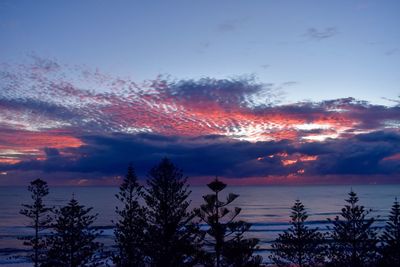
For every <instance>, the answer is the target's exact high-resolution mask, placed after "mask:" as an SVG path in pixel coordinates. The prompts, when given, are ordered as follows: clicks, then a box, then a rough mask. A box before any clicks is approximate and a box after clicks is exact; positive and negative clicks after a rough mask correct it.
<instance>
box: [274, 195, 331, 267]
mask: <svg viewBox="0 0 400 267" xmlns="http://www.w3.org/2000/svg"><path fill="white" fill-rule="evenodd" d="M290 218H291V219H292V220H291V222H290V224H291V226H290V228H289V229H288V230H286V231H285V232H284V233H283V234H279V237H278V238H277V239H276V240H275V242H274V243H273V244H272V248H273V252H272V255H271V256H270V259H271V260H272V262H273V263H275V264H276V265H278V266H292V265H295V266H298V267H306V266H320V265H321V264H322V263H323V262H324V249H325V248H324V246H323V244H324V238H323V235H322V234H321V233H320V232H318V229H310V228H308V227H307V226H306V225H305V221H306V220H307V218H308V215H307V212H306V210H305V208H304V205H303V204H302V203H301V202H300V201H299V200H296V202H295V203H294V205H293V207H292V214H291V215H290Z"/></svg>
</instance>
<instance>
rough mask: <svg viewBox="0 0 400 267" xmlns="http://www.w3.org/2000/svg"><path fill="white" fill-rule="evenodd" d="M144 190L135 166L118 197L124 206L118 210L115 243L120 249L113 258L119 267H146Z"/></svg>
mask: <svg viewBox="0 0 400 267" xmlns="http://www.w3.org/2000/svg"><path fill="white" fill-rule="evenodd" d="M142 196H143V188H142V186H140V185H139V183H138V181H137V177H136V174H135V171H134V169H133V166H132V165H130V166H129V167H128V173H127V175H126V176H125V179H124V181H123V182H122V184H121V186H120V187H119V192H118V194H117V195H116V197H117V199H118V200H119V201H120V202H121V204H122V205H123V207H122V208H118V207H117V208H116V210H115V212H116V213H117V215H118V221H117V222H116V224H115V230H114V235H115V243H116V246H117V248H118V251H117V254H116V255H115V256H114V257H113V260H114V263H115V264H116V265H117V266H126V267H129V266H136V267H140V266H144V263H145V261H144V246H145V243H144V235H145V234H144V231H145V228H146V218H145V209H144V208H142V207H141V206H140V204H139V198H140V197H142Z"/></svg>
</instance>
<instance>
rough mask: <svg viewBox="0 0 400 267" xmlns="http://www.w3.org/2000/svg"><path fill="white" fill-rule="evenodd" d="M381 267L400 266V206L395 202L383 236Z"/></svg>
mask: <svg viewBox="0 0 400 267" xmlns="http://www.w3.org/2000/svg"><path fill="white" fill-rule="evenodd" d="M382 241H383V247H382V261H381V263H380V265H381V266H400V204H399V202H398V201H397V199H396V200H395V201H394V203H393V206H392V210H391V211H390V215H389V220H388V222H386V226H385V229H384V232H383V235H382Z"/></svg>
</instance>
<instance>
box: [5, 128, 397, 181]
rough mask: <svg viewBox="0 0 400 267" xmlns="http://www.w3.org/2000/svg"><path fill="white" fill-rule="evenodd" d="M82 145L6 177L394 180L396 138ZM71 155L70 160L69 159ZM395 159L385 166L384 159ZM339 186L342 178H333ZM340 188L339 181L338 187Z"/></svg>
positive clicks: (94, 140) (135, 138) (91, 139)
mask: <svg viewBox="0 0 400 267" xmlns="http://www.w3.org/2000/svg"><path fill="white" fill-rule="evenodd" d="M82 140H83V141H84V143H85V145H82V146H80V147H76V148H68V149H57V150H55V149H46V154H47V158H46V159H44V160H37V159H35V160H29V161H23V162H20V163H17V164H14V165H4V166H2V169H3V170H5V171H8V172H10V171H27V172H32V171H42V172H44V173H48V174H47V176H51V174H52V173H64V174H65V173H68V174H69V177H68V178H69V179H71V178H73V177H76V176H79V177H83V176H84V177H85V179H89V180H93V179H94V180H96V179H97V178H98V177H99V174H101V177H105V176H106V177H115V176H118V175H121V174H123V172H124V170H125V169H126V166H127V164H128V163H129V162H133V163H134V165H135V167H136V168H137V171H138V173H139V174H140V176H141V177H145V174H146V172H147V171H148V170H149V169H150V167H151V166H152V165H154V164H155V163H157V162H158V161H159V160H160V159H161V158H162V157H169V158H171V159H172V160H173V161H174V162H175V163H176V164H178V165H179V166H181V167H182V168H183V170H184V171H185V173H186V174H187V175H189V176H192V177H207V176H209V177H211V176H215V175H219V176H222V177H229V178H243V177H246V178H248V177H264V178H268V177H297V178H296V179H299V180H301V179H303V178H302V177H306V176H316V177H323V176H329V175H331V176H332V175H344V177H346V176H348V175H398V174H400V162H399V161H398V160H397V155H399V153H400V142H399V141H400V135H399V133H395V132H392V133H387V132H373V133H369V134H362V135H356V136H354V137H352V138H350V139H345V140H344V139H337V140H333V139H332V140H330V141H328V142H323V143H304V144H301V145H299V144H294V143H293V142H291V141H289V140H286V141H278V142H276V141H270V142H256V143H252V142H247V141H239V140H232V139H229V138H226V137H222V136H202V137H197V138H186V137H178V136H174V137H168V136H159V135H152V134H137V135H128V134H113V135H109V136H97V135H92V136H83V137H82ZM71 155H73V156H71ZM391 157H392V158H393V159H390V160H387V158H391ZM336 179H337V181H339V180H340V178H336ZM342 182H343V181H342Z"/></svg>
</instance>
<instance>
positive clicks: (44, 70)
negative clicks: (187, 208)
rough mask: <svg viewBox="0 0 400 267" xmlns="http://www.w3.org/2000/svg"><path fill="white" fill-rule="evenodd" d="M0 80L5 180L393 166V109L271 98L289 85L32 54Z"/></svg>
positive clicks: (360, 170) (362, 171)
mask: <svg viewBox="0 0 400 267" xmlns="http://www.w3.org/2000/svg"><path fill="white" fill-rule="evenodd" d="M0 76H1V84H0V87H1V88H0V89H1V90H0V121H1V123H0V172H4V171H7V173H8V175H13V173H16V172H18V173H20V172H29V173H33V172H43V173H45V174H46V173H47V174H54V173H62V175H61V174H60V177H67V176H68V177H69V179H72V178H74V177H75V176H79V180H82V181H86V180H89V181H92V180H96V179H100V178H99V177H101V179H106V178H107V177H112V176H115V175H118V174H120V172H121V171H123V170H125V167H126V165H127V164H128V162H129V161H133V162H134V163H135V164H136V165H137V166H138V169H139V171H140V173H142V174H144V173H145V171H146V170H147V169H148V168H150V167H151V166H152V165H153V164H154V163H155V162H157V161H158V160H159V159H160V158H161V157H163V156H168V157H171V158H172V159H173V160H174V161H176V162H177V163H178V164H179V165H181V166H182V167H183V168H184V169H185V170H186V171H187V172H188V174H190V175H192V176H196V177H203V176H209V175H216V174H218V175H221V176H225V177H231V178H232V177H233V178H237V179H238V178H240V177H253V178H254V179H255V177H272V176H276V177H277V176H280V177H289V176H293V177H304V176H305V175H313V176H319V177H320V176H329V175H334V176H335V175H344V176H345V175H396V174H399V172H400V171H399V165H398V164H399V163H398V160H397V156H396V155H397V154H398V153H399V150H398V149H399V145H398V143H399V140H398V133H399V129H400V106H399V105H396V106H390V107H389V106H383V105H373V104H370V103H368V102H366V101H361V100H356V99H354V98H343V99H334V100H326V101H321V102H311V101H304V102H299V103H293V104H285V105H283V104H279V90H278V89H279V88H284V87H285V86H292V85H295V84H296V82H293V81H289V82H286V83H282V84H272V83H261V82H259V81H257V79H256V78H255V77H252V76H242V77H234V78H227V79H215V78H211V77H205V78H202V79H173V78H171V77H165V76H160V77H156V78H155V79H153V80H147V81H143V82H136V81H133V80H131V79H130V78H129V77H117V76H112V75H108V74H105V73H102V72H101V71H99V70H97V69H95V70H90V69H87V68H84V67H81V66H66V65H62V64H60V63H57V62H53V61H51V60H47V59H39V58H35V59H34V60H33V62H32V63H31V64H26V65H23V64H21V65H18V66H12V65H3V67H2V70H1V71H0ZM95 89H96V90H95ZM75 178H76V177H75ZM75 178H74V179H75ZM60 179H61V178H60ZM106 180H107V179H106ZM106 180H102V181H106ZM77 181H78V180H77ZM107 181H109V180H107Z"/></svg>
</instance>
